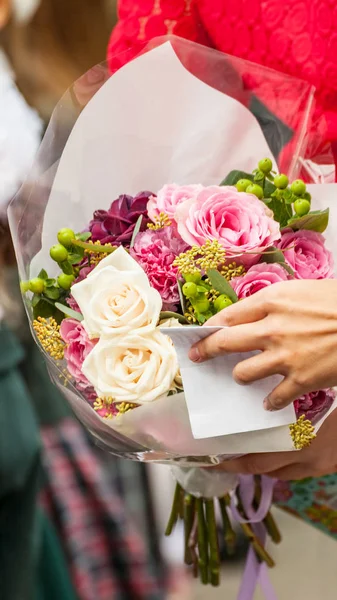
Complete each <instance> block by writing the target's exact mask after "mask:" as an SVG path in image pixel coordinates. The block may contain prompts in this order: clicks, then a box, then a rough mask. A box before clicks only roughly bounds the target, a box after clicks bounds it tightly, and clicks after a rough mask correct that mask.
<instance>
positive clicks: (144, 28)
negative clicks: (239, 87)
mask: <svg viewBox="0 0 337 600" xmlns="http://www.w3.org/2000/svg"><path fill="white" fill-rule="evenodd" d="M167 34H175V35H178V36H181V37H184V38H187V39H190V40H193V41H196V42H199V43H201V44H204V45H208V46H211V47H214V48H217V49H219V50H221V51H223V52H225V53H228V54H232V55H235V56H238V57H241V58H245V59H248V60H250V61H253V62H256V63H258V64H262V65H265V66H268V67H271V68H273V69H276V70H278V71H282V72H285V73H287V74H289V75H293V76H296V77H298V78H301V79H305V80H306V81H308V82H309V83H311V84H312V85H314V86H315V87H316V88H317V95H316V99H317V109H316V113H315V119H314V121H315V122H317V120H318V119H319V118H320V117H321V116H322V115H325V117H326V123H325V124H324V125H320V127H323V128H324V133H323V136H324V139H325V140H326V141H332V140H337V4H336V1H335V0H281V1H280V0H119V23H118V25H117V26H116V28H115V30H114V31H113V33H112V36H111V40H110V45H109V50H108V58H109V61H110V64H111V65H113V64H114V67H115V63H114V62H113V61H114V57H116V54H119V53H120V52H123V51H125V50H129V51H131V54H134V55H136V54H137V53H138V52H139V50H140V49H141V47H142V45H143V44H144V42H146V41H149V40H150V39H152V38H153V37H156V36H160V35H167ZM126 56H127V58H130V56H131V55H130V54H127V55H126ZM123 60H124V62H125V60H126V57H125V58H124V59H123V58H122V57H121V64H122V63H123ZM314 135H316V138H317V133H315V129H314V128H313V131H312V136H311V137H313V136H314ZM319 137H320V138H321V137H322V134H321V133H320V134H319ZM311 141H312V140H311ZM313 146H315V143H313ZM316 151H317V148H316V147H313V148H312V150H311V152H310V154H311V156H312V155H314V154H315V152H316ZM321 153H323V151H322V149H321Z"/></svg>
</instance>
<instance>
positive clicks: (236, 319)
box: [206, 292, 268, 327]
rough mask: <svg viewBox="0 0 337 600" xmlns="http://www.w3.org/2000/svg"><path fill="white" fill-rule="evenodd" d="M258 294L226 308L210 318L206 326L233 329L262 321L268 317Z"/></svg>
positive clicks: (261, 298) (265, 306)
mask: <svg viewBox="0 0 337 600" xmlns="http://www.w3.org/2000/svg"><path fill="white" fill-rule="evenodd" d="M260 293H261V292H258V293H257V294H254V295H253V296H250V297H249V298H245V299H244V300H240V302H236V303H235V304H232V305H231V306H228V307H227V308H225V309H224V310H222V311H221V312H219V313H218V314H217V315H215V316H214V317H211V318H210V319H209V320H208V321H207V323H206V325H211V326H217V325H219V326H225V327H233V326H235V325H242V324H244V323H254V322H255V321H260V320H261V319H264V318H265V317H266V316H267V315H268V310H267V305H266V302H264V300H263V297H261V296H260Z"/></svg>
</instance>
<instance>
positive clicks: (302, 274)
mask: <svg viewBox="0 0 337 600" xmlns="http://www.w3.org/2000/svg"><path fill="white" fill-rule="evenodd" d="M324 242H325V239H324V237H323V235H322V234H321V233H317V232H316V231H305V230H300V231H295V232H294V231H292V230H291V229H288V230H286V231H284V232H283V234H282V238H281V241H280V242H279V243H278V247H279V248H280V249H281V250H282V251H283V254H284V256H285V259H286V261H287V263H288V264H289V265H290V267H291V268H292V269H293V271H294V274H295V277H296V279H331V278H333V276H334V261H333V256H332V253H331V252H329V250H327V249H326V248H325V246H324ZM287 248H288V250H287Z"/></svg>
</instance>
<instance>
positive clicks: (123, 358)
mask: <svg viewBox="0 0 337 600" xmlns="http://www.w3.org/2000/svg"><path fill="white" fill-rule="evenodd" d="M177 371H178V359H177V355H176V352H175V349H174V347H173V344H172V342H171V340H170V339H169V338H168V337H167V336H166V335H164V334H163V333H161V332H160V331H159V329H156V330H155V331H154V332H153V333H151V334H149V335H146V336H141V335H138V336H128V337H127V338H117V339H107V338H101V339H100V341H99V342H98V344H97V345H96V346H95V347H94V348H93V350H92V351H91V352H90V354H89V355H88V356H87V358H86V359H85V361H84V363H83V366H82V372H83V374H84V375H85V377H87V379H88V380H89V381H90V383H91V384H92V385H93V387H94V388H95V391H96V393H97V396H98V397H111V398H113V399H114V401H115V402H135V403H137V404H145V403H146V402H152V401H153V400H156V399H157V398H158V397H159V396H161V395H163V394H165V393H167V392H168V391H169V390H170V389H171V388H172V387H173V382H174V379H175V377H176V375H177Z"/></svg>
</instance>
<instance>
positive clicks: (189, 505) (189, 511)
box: [184, 494, 195, 565]
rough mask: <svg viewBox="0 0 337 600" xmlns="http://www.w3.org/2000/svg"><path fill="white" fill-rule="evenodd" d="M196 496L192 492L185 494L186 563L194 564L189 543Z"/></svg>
mask: <svg viewBox="0 0 337 600" xmlns="http://www.w3.org/2000/svg"><path fill="white" fill-rule="evenodd" d="M194 514H195V498H194V497H193V496H191V494H185V497H184V534H185V563H186V564H187V565H192V564H193V556H192V552H191V547H190V545H189V541H190V536H191V532H192V528H193V523H194Z"/></svg>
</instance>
